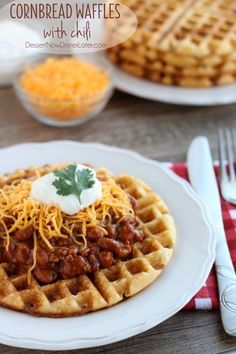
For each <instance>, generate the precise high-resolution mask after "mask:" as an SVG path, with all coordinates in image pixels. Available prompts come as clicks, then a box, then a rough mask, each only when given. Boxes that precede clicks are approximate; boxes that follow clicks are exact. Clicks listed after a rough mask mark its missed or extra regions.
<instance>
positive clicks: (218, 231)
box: [187, 136, 236, 336]
mask: <svg viewBox="0 0 236 354" xmlns="http://www.w3.org/2000/svg"><path fill="white" fill-rule="evenodd" d="M187 169H188V175H189V179H190V182H191V184H192V187H193V189H194V190H195V191H196V193H197V194H198V196H199V197H200V199H201V200H202V202H203V204H204V205H205V207H206V210H207V213H208V216H209V220H210V221H211V223H212V226H213V229H214V234H215V237H216V241H217V243H216V259H215V266H216V275H217V282H218V288H219V301H220V311H221V318H222V323H223V326H224V329H225V331H226V332H227V333H228V334H230V335H232V336H236V275H235V271H234V267H233V263H232V260H231V257H230V253H229V249H228V246H227V241H226V236H225V231H224V226H223V219H222V211H221V203H220V194H219V190H218V186H217V181H216V177H215V173H214V168H213V162H212V157H211V152H210V146H209V143H208V140H207V138H206V137H203V136H199V137H197V138H195V139H194V140H193V141H192V143H191V145H190V147H189V149H188V153H187Z"/></svg>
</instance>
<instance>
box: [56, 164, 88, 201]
mask: <svg viewBox="0 0 236 354" xmlns="http://www.w3.org/2000/svg"><path fill="white" fill-rule="evenodd" d="M53 173H54V175H55V176H56V177H57V179H56V180H55V181H54V182H53V185H54V187H56V189H57V194H58V195H62V196H67V195H71V194H73V195H75V196H76V197H77V198H78V199H79V201H80V203H81V200H80V196H81V193H82V192H83V191H84V190H86V189H89V188H91V187H92V186H93V185H94V183H95V180H94V176H93V173H92V171H91V170H89V169H88V168H84V169H83V170H82V171H79V170H76V165H69V166H68V167H66V168H65V169H64V170H61V171H59V170H55V171H53Z"/></svg>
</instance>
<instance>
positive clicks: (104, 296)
mask: <svg viewBox="0 0 236 354" xmlns="http://www.w3.org/2000/svg"><path fill="white" fill-rule="evenodd" d="M103 173H105V172H104V171H103ZM115 180H116V182H117V183H119V184H120V185H122V188H124V190H125V191H126V192H127V193H129V194H130V195H132V196H133V197H135V198H136V200H137V209H136V215H137V217H138V219H139V221H140V226H141V228H142V230H143V233H144V239H143V241H141V242H136V243H134V244H133V246H132V258H131V259H129V260H126V261H118V262H117V263H116V264H114V265H113V266H111V267H109V268H105V269H100V270H99V271H97V272H95V273H94V274H92V275H85V274H83V275H80V276H78V277H76V278H71V279H67V280H59V281H56V282H55V283H52V284H49V285H44V286H42V285H40V284H39V283H38V282H37V281H36V279H35V278H34V277H33V276H32V282H31V283H30V284H29V283H28V281H27V274H26V273H17V271H12V267H11V266H9V265H7V264H6V263H2V264H0V304H1V305H2V306H5V307H8V308H11V309H14V310H18V311H23V312H27V313H29V314H33V315H37V316H48V317H67V316H73V315H81V314H84V313H86V312H90V311H96V310H99V309H102V308H105V307H110V306H112V305H114V304H116V303H118V302H120V301H122V300H123V299H125V298H127V297H131V296H133V295H135V294H136V293H138V292H139V291H141V290H142V289H144V288H145V287H147V286H148V285H149V284H151V283H152V282H153V281H154V280H155V279H156V278H157V277H158V276H159V275H160V274H161V272H162V271H163V269H164V267H165V266H166V265H167V263H168V262H169V260H170V258H171V255H172V252H173V247H174V244H175V237H176V232H175V226H174V222H173V219H172V217H171V216H170V214H169V212H168V209H167V207H166V206H165V204H164V202H163V201H162V200H161V199H160V197H159V196H158V195H157V194H156V193H155V192H153V191H152V190H151V189H150V188H149V187H148V186H147V185H146V184H145V183H143V182H142V181H140V180H138V179H136V178H134V177H131V176H129V175H122V176H118V177H115Z"/></svg>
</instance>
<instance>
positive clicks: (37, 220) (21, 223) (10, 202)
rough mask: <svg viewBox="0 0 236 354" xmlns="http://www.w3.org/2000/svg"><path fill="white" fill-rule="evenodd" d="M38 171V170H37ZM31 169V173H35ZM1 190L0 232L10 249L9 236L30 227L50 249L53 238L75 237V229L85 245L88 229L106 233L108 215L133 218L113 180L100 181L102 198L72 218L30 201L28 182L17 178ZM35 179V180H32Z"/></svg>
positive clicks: (50, 207) (29, 181)
mask: <svg viewBox="0 0 236 354" xmlns="http://www.w3.org/2000/svg"><path fill="white" fill-rule="evenodd" d="M36 170H37V169H36ZM36 170H35V169H33V170H32V171H36ZM35 174H36V175H40V172H39V171H36V172H35ZM14 176H15V178H16V179H14V181H12V182H11V183H10V184H8V183H7V184H5V185H4V186H3V188H1V189H0V225H2V228H3V230H4V231H2V232H0V235H1V236H2V237H5V238H6V247H7V248H8V247H9V243H10V238H11V235H12V234H14V232H15V231H17V230H23V229H25V228H26V227H28V226H31V225H32V226H33V227H34V230H35V231H36V233H37V235H38V236H39V237H40V238H41V239H42V240H43V241H44V242H45V243H46V245H47V246H48V247H49V248H53V246H52V245H51V243H50V239H51V238H53V237H68V235H69V236H70V237H72V238H73V239H74V238H75V236H74V233H73V230H74V228H75V227H79V228H80V229H81V237H82V238H83V239H84V242H86V233H87V229H88V228H93V227H96V228H97V229H100V230H102V231H103V232H104V234H107V231H106V229H105V228H104V227H103V222H104V221H105V220H106V219H107V218H111V212H112V213H113V214H114V215H115V217H116V219H117V220H122V218H124V217H125V216H127V215H134V211H133V209H132V206H131V204H130V201H129V198H128V196H127V194H126V193H125V192H124V191H123V190H122V189H121V188H120V187H119V186H118V185H117V184H116V183H115V181H114V180H113V178H112V177H109V178H107V179H105V180H104V181H102V198H101V200H97V201H96V202H95V203H94V204H92V205H90V206H89V207H87V208H84V209H82V210H80V211H79V212H78V213H77V214H75V215H72V216H70V215H67V214H65V213H63V212H62V211H61V209H60V208H59V207H58V206H57V205H44V204H41V203H39V202H37V201H35V200H33V199H31V198H30V191H31V185H32V182H33V178H32V180H29V179H24V178H19V179H18V178H17V174H15V175H14ZM35 178H36V177H34V179H35ZM6 218H9V219H11V220H12V223H11V225H10V227H9V226H8V227H7V225H6V223H5V221H4V220H6Z"/></svg>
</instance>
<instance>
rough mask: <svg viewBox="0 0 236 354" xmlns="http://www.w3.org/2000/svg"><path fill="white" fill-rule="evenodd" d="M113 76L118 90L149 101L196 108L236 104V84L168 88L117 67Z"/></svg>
mask: <svg viewBox="0 0 236 354" xmlns="http://www.w3.org/2000/svg"><path fill="white" fill-rule="evenodd" d="M113 75H114V82H115V86H116V87H117V89H119V90H120V91H123V92H126V93H129V94H131V95H134V96H137V97H141V98H146V99H149V100H154V101H160V102H166V103H172V104H180V105H181V104H183V105H194V106H204V105H206V106H211V105H212V106H215V105H222V104H230V103H235V102H236V84H231V85H225V86H220V87H211V88H201V89H194V88H183V87H177V86H167V85H163V84H158V83H154V82H151V81H148V80H145V79H140V78H136V77H134V76H132V75H130V74H128V73H126V72H124V71H122V70H120V69H118V68H116V67H115V66H114V70H113Z"/></svg>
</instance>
